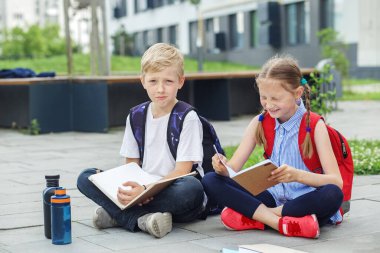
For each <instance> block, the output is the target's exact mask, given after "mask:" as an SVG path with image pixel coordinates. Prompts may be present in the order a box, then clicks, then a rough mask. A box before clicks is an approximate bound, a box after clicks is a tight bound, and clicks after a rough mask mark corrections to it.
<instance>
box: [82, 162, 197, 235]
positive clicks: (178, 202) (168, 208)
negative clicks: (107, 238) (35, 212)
mask: <svg viewBox="0 0 380 253" xmlns="http://www.w3.org/2000/svg"><path fill="white" fill-rule="evenodd" d="M96 171H97V170H96V169H95V168H91V169H85V170H84V171H82V172H81V174H80V175H79V176H78V181H77V187H78V189H79V191H80V192H81V193H83V194H84V195H85V196H86V197H88V198H90V199H91V200H93V201H94V202H95V203H96V204H98V205H99V206H102V207H103V208H104V209H105V210H106V211H107V213H108V214H109V215H110V216H111V217H112V218H113V219H115V220H116V222H117V223H118V225H119V226H121V227H123V228H124V229H126V230H129V231H133V232H135V231H139V228H138V226H137V219H138V218H139V217H141V216H143V215H145V214H148V213H155V212H169V213H171V214H172V217H173V221H174V222H189V221H192V220H195V219H197V218H198V216H199V215H200V214H201V213H202V211H203V208H204V207H203V199H204V191H203V187H202V184H201V183H200V181H199V180H198V179H196V178H195V177H193V176H187V177H184V178H180V179H177V180H175V181H174V182H173V183H172V184H171V185H170V186H169V187H167V188H166V189H164V190H163V191H161V192H160V193H159V194H157V195H156V196H155V197H154V198H153V200H152V201H150V202H149V203H148V204H146V205H142V206H139V205H135V206H132V207H130V208H127V209H125V210H121V209H120V208H119V207H118V206H117V205H115V203H113V202H112V201H111V200H110V199H109V198H108V197H107V196H106V195H104V193H103V192H101V191H100V190H99V189H98V188H97V187H96V186H95V185H94V184H93V183H92V182H91V181H90V180H89V179H88V177H89V176H91V175H93V174H95V173H96Z"/></svg>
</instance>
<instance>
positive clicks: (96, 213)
mask: <svg viewBox="0 0 380 253" xmlns="http://www.w3.org/2000/svg"><path fill="white" fill-rule="evenodd" d="M100 209H103V211H99V212H100V213H98V210H100ZM101 212H106V210H104V208H103V207H98V208H96V209H95V211H94V215H93V216H92V224H93V225H94V227H95V228H97V229H106V228H112V227H115V226H116V225H109V224H107V226H104V224H102V223H101V222H100V223H101V224H100V225H99V224H97V221H99V216H100V215H104V214H101ZM107 215H108V216H109V214H107ZM107 219H108V217H107ZM110 219H112V218H110ZM102 225H103V226H102Z"/></svg>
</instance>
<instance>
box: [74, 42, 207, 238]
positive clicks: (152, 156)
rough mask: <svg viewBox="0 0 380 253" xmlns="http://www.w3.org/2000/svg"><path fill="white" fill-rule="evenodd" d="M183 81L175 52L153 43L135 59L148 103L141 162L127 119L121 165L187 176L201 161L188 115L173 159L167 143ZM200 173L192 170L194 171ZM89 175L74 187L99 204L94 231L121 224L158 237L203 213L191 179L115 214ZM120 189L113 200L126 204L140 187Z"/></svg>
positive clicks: (198, 137)
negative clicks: (123, 163) (138, 165)
mask: <svg viewBox="0 0 380 253" xmlns="http://www.w3.org/2000/svg"><path fill="white" fill-rule="evenodd" d="M184 82H185V77H184V67H183V56H182V54H181V53H180V52H179V50H178V49H176V48H175V47H173V46H170V45H168V44H165V43H158V44H155V45H153V46H151V47H150V48H149V49H148V50H147V51H146V52H145V53H144V55H143V57H142V59H141V83H142V85H143V87H144V89H145V90H146V91H147V94H148V96H149V98H150V100H151V103H150V104H149V107H148V113H147V118H146V127H145V149H144V154H143V157H144V159H143V162H142V161H140V155H139V149H138V145H137V142H136V140H135V138H134V135H133V133H132V129H131V122H130V121H131V118H130V115H129V116H128V117H127V122H126V128H125V134H124V139H123V144H122V146H121V149H120V154H121V155H122V156H123V157H125V158H126V163H130V162H136V163H138V164H141V163H142V169H143V170H145V171H146V172H148V173H150V174H152V175H155V176H157V177H158V178H171V177H175V176H179V175H184V174H187V173H189V172H191V170H192V167H193V164H196V163H198V164H199V163H201V161H202V159H203V152H202V150H203V149H202V137H203V136H202V135H203V132H202V124H201V122H200V120H199V118H198V116H197V114H196V113H195V112H194V111H191V112H189V113H188V114H187V115H186V117H185V120H184V123H183V129H182V132H181V135H180V141H179V145H178V149H177V158H176V160H174V158H173V157H172V155H171V153H170V150H169V146H168V144H167V136H166V133H167V127H168V119H169V116H170V112H171V111H172V109H173V107H174V105H175V104H176V103H177V102H178V100H177V98H176V97H177V92H178V90H179V89H181V88H182V86H183V84H184ZM132 123H133V122H132ZM198 166H199V165H198ZM201 169H202V168H201V167H198V170H201ZM94 173H96V170H95V169H88V170H85V171H83V172H82V173H81V174H80V175H79V178H78V189H79V190H80V191H81V192H82V193H83V194H84V195H86V196H87V197H89V198H90V199H92V200H93V201H94V202H95V203H97V204H98V205H100V207H98V208H97V209H96V211H95V214H94V217H93V223H94V226H95V227H97V228H99V229H102V228H108V227H113V226H121V227H123V228H125V229H126V230H129V231H139V230H142V231H144V232H147V233H149V234H151V235H153V236H155V237H157V238H161V237H163V236H165V235H166V234H167V233H169V232H170V231H171V229H172V221H175V222H189V221H192V220H194V219H196V218H198V216H199V215H200V214H201V212H202V211H203V209H204V196H205V195H204V192H203V187H202V185H201V183H200V182H199V180H197V179H196V178H195V177H193V176H187V177H183V178H180V179H177V180H175V181H174V183H173V184H171V185H170V186H169V187H167V188H166V189H164V190H163V191H162V192H160V193H159V194H157V195H156V196H154V198H151V199H146V200H144V201H143V202H142V203H140V204H139V205H135V206H133V207H130V208H128V209H126V210H120V209H119V208H118V207H117V206H116V205H115V204H114V203H113V202H112V201H111V200H109V199H108V198H107V197H106V196H105V195H104V194H103V193H102V192H101V191H99V190H98V189H97V187H95V186H94V185H93V184H92V183H91V182H90V181H89V180H88V177H89V176H90V175H92V174H94ZM124 186H129V187H131V188H130V190H125V189H121V188H119V191H118V199H119V201H120V202H121V203H122V204H127V203H128V202H130V201H131V200H132V199H133V198H134V197H135V196H137V195H138V194H140V193H141V192H142V191H144V190H145V189H146V186H144V185H139V184H138V183H136V182H125V183H124Z"/></svg>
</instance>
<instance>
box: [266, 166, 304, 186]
mask: <svg viewBox="0 0 380 253" xmlns="http://www.w3.org/2000/svg"><path fill="white" fill-rule="evenodd" d="M300 172H302V171H301V170H297V169H296V168H294V167H292V166H289V165H286V164H283V165H281V166H280V167H278V168H277V169H275V170H273V171H272V173H271V176H270V177H269V178H268V180H269V181H275V182H278V183H289V182H296V181H298V180H297V178H298V176H299V173H300Z"/></svg>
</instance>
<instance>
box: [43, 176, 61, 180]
mask: <svg viewBox="0 0 380 253" xmlns="http://www.w3.org/2000/svg"><path fill="white" fill-rule="evenodd" d="M45 179H47V180H54V179H59V175H45Z"/></svg>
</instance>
